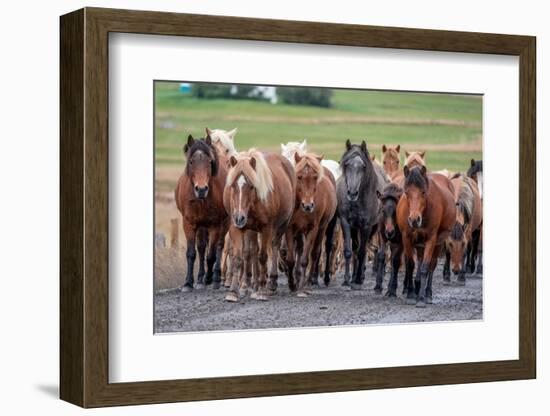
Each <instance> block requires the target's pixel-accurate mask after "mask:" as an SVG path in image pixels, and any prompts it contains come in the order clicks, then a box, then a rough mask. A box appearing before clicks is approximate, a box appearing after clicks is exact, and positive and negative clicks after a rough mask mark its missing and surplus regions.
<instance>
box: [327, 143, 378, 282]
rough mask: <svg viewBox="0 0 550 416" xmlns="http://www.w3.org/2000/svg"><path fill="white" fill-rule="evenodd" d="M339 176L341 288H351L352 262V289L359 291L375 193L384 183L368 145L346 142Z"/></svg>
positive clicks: (375, 208)
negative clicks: (342, 235) (342, 278)
mask: <svg viewBox="0 0 550 416" xmlns="http://www.w3.org/2000/svg"><path fill="white" fill-rule="evenodd" d="M340 168H341V169H342V176H340V178H339V179H338V181H337V182H336V194H337V198H338V216H339V218H340V224H341V226H342V231H343V233H344V257H345V259H346V270H345V275H344V283H343V284H344V285H345V286H349V285H350V261H351V259H352V257H353V255H354V254H355V257H354V261H353V279H351V288H352V289H360V288H361V285H362V284H363V280H364V276H363V271H364V268H365V257H366V254H367V245H368V242H369V240H370V239H371V237H372V235H373V234H374V232H375V231H376V228H377V219H378V217H377V214H378V204H379V200H378V197H377V194H376V191H379V192H381V191H382V189H383V188H384V185H385V183H386V182H387V179H386V177H385V176H383V173H382V172H381V170H379V169H375V167H374V166H373V163H372V162H371V160H370V157H369V152H368V150H367V143H366V142H365V141H364V140H363V142H362V143H361V145H357V144H351V142H350V141H349V140H347V141H346V151H345V153H344V154H343V156H342V159H341V160H340Z"/></svg>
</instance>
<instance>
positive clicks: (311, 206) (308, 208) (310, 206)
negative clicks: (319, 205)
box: [302, 202, 315, 214]
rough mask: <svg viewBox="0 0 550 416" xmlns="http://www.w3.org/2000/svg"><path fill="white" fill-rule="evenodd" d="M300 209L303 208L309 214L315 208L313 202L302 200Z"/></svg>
mask: <svg viewBox="0 0 550 416" xmlns="http://www.w3.org/2000/svg"><path fill="white" fill-rule="evenodd" d="M302 209H303V210H304V212H307V213H308V214H310V213H312V212H313V210H314V209H315V203H313V202H310V203H307V204H306V203H304V202H302Z"/></svg>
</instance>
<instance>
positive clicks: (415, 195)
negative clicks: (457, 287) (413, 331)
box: [397, 166, 456, 307]
mask: <svg viewBox="0 0 550 416" xmlns="http://www.w3.org/2000/svg"><path fill="white" fill-rule="evenodd" d="M403 173H404V175H405V183H404V187H403V191H404V193H403V195H402V196H401V198H400V199H399V203H398V204H397V224H398V226H399V230H400V231H401V234H402V237H403V249H404V253H405V261H406V262H405V287H407V288H408V293H407V302H408V303H412V302H414V297H415V294H416V306H417V307H425V306H426V303H432V278H433V272H434V270H435V267H436V265H437V259H438V256H439V253H440V251H441V248H442V246H443V244H444V242H445V240H446V239H447V237H448V236H449V234H450V232H451V229H452V227H453V225H454V223H455V218H456V209H455V202H454V197H453V192H454V190H453V186H452V184H451V182H450V181H449V179H447V178H446V177H445V176H443V175H428V174H427V173H426V167H425V166H416V167H414V168H412V169H409V168H408V167H407V166H405V167H404V168H403ZM415 251H416V257H417V260H418V263H419V265H418V269H419V270H418V273H417V275H416V277H415V289H414V291H413V286H412V275H413V271H414V252H415Z"/></svg>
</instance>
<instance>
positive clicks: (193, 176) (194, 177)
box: [183, 135, 218, 199]
mask: <svg viewBox="0 0 550 416" xmlns="http://www.w3.org/2000/svg"><path fill="white" fill-rule="evenodd" d="M183 153H184V154H185V156H186V158H187V164H186V167H185V173H186V175H187V176H188V177H189V179H190V180H191V183H192V184H193V192H194V193H195V197H196V198H199V199H205V198H206V197H207V196H208V191H209V183H210V178H211V177H212V176H216V175H217V173H218V157H217V154H216V151H215V149H214V147H213V146H212V139H211V138H210V136H206V138H204V139H198V140H195V139H194V138H193V136H191V135H189V137H188V138H187V143H186V144H185V146H184V147H183Z"/></svg>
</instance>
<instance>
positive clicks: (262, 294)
mask: <svg viewBox="0 0 550 416" xmlns="http://www.w3.org/2000/svg"><path fill="white" fill-rule="evenodd" d="M255 299H256V300H261V301H262V302H265V301H266V300H267V295H266V294H264V293H258V295H257V296H256V298H255Z"/></svg>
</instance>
